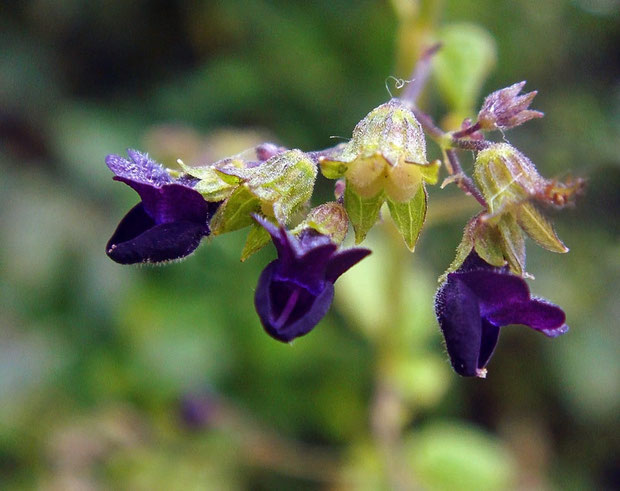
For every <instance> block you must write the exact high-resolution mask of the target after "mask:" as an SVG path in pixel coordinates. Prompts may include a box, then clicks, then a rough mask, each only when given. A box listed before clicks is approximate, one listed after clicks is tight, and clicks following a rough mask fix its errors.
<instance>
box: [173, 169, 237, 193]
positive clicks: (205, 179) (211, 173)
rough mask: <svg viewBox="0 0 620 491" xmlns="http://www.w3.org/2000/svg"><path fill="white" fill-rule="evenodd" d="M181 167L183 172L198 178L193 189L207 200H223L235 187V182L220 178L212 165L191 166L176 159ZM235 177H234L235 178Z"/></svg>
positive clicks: (219, 174) (220, 175)
mask: <svg viewBox="0 0 620 491" xmlns="http://www.w3.org/2000/svg"><path fill="white" fill-rule="evenodd" d="M177 162H178V164H179V166H180V167H181V169H183V172H185V174H188V175H190V176H192V177H195V178H197V179H200V180H199V181H198V183H197V184H196V186H194V189H195V190H196V191H198V192H199V193H200V194H202V197H203V198H204V199H205V200H207V201H213V202H217V201H223V200H225V199H226V198H228V196H230V195H231V194H232V192H233V191H234V189H235V184H237V182H238V181H239V179H237V182H235V183H229V182H227V180H225V179H223V178H222V174H221V173H219V172H218V171H217V170H216V169H215V168H214V167H212V166H205V167H192V166H190V165H186V164H185V163H183V161H182V160H178V161H177ZM235 179H236V178H235Z"/></svg>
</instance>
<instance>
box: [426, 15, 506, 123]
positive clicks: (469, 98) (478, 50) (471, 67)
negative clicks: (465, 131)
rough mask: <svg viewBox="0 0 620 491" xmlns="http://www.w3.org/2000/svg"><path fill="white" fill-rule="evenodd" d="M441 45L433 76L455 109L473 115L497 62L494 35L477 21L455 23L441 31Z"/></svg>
mask: <svg viewBox="0 0 620 491" xmlns="http://www.w3.org/2000/svg"><path fill="white" fill-rule="evenodd" d="M438 40H439V41H440V42H441V43H442V47H441V49H440V50H439V52H438V53H437V54H436V55H435V58H434V60H433V62H434V75H435V78H436V80H437V85H438V86H439V90H440V92H441V95H442V97H443V98H444V100H445V102H446V103H447V104H448V106H449V107H450V109H451V110H452V111H453V112H457V113H463V114H470V113H472V112H473V108H474V106H475V105H476V101H477V100H478V97H479V93H480V89H481V88H482V84H483V83H484V81H485V79H486V78H487V76H488V75H489V72H490V71H491V68H492V67H493V65H494V64H495V58H496V47H495V40H494V39H493V37H492V36H491V35H490V34H489V33H488V32H487V31H486V30H484V29H482V28H481V27H479V26H477V25H475V24H467V23H462V24H452V25H448V26H446V27H444V28H443V29H441V30H440V31H439V33H438Z"/></svg>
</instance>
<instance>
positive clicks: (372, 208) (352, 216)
mask: <svg viewBox="0 0 620 491" xmlns="http://www.w3.org/2000/svg"><path fill="white" fill-rule="evenodd" d="M384 201H385V195H384V194H383V191H381V192H379V193H377V194H376V195H375V196H372V197H371V198H362V197H361V196H360V195H359V194H357V193H356V192H355V191H354V190H353V189H352V187H351V186H349V185H347V186H346V187H345V190H344V207H345V208H346V210H347V214H348V215H349V221H350V222H351V224H352V225H353V230H354V231H355V243H356V244H359V243H360V242H362V241H363V240H364V239H365V238H366V234H367V233H368V231H369V230H370V229H371V228H372V226H373V225H374V224H375V223H376V222H377V220H378V219H379V211H381V206H382V205H383V202H384Z"/></svg>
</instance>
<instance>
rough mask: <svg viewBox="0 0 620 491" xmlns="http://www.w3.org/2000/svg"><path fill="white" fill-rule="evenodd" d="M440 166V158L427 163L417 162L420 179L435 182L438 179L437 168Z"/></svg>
mask: <svg viewBox="0 0 620 491" xmlns="http://www.w3.org/2000/svg"><path fill="white" fill-rule="evenodd" d="M440 167H441V160H433V161H432V162H430V163H429V164H427V165H420V164H418V169H419V170H420V174H422V179H424V181H425V182H428V183H429V184H431V185H435V184H437V181H438V180H439V168H440Z"/></svg>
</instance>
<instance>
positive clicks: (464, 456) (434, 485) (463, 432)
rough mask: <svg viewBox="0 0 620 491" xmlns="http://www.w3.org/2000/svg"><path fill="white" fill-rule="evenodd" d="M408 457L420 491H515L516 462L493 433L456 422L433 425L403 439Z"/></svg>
mask: <svg viewBox="0 0 620 491" xmlns="http://www.w3.org/2000/svg"><path fill="white" fill-rule="evenodd" d="M403 447H404V448H403V449H404V454H405V456H406V457H405V458H406V459H407V461H408V462H409V464H410V465H411V467H412V472H414V475H415V476H416V484H418V485H419V487H420V488H421V489H436V490H451V491H452V490H454V491H460V490H470V489H475V490H477V491H487V490H488V491H492V490H498V489H514V488H515V486H516V479H517V475H518V474H517V473H518V466H517V462H516V461H515V459H514V457H513V456H512V454H511V453H510V451H509V449H508V448H507V447H506V446H505V444H504V443H503V442H502V441H501V440H500V439H498V438H497V437H495V436H493V435H492V434H490V433H487V432H485V431H483V430H482V429H479V428H476V427H475V426H472V425H465V424H463V423H457V422H454V423H452V422H441V423H431V424H428V425H426V426H424V427H423V428H422V429H421V430H418V431H415V432H413V433H411V434H409V435H407V436H406V437H405V438H404V445H403Z"/></svg>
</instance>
